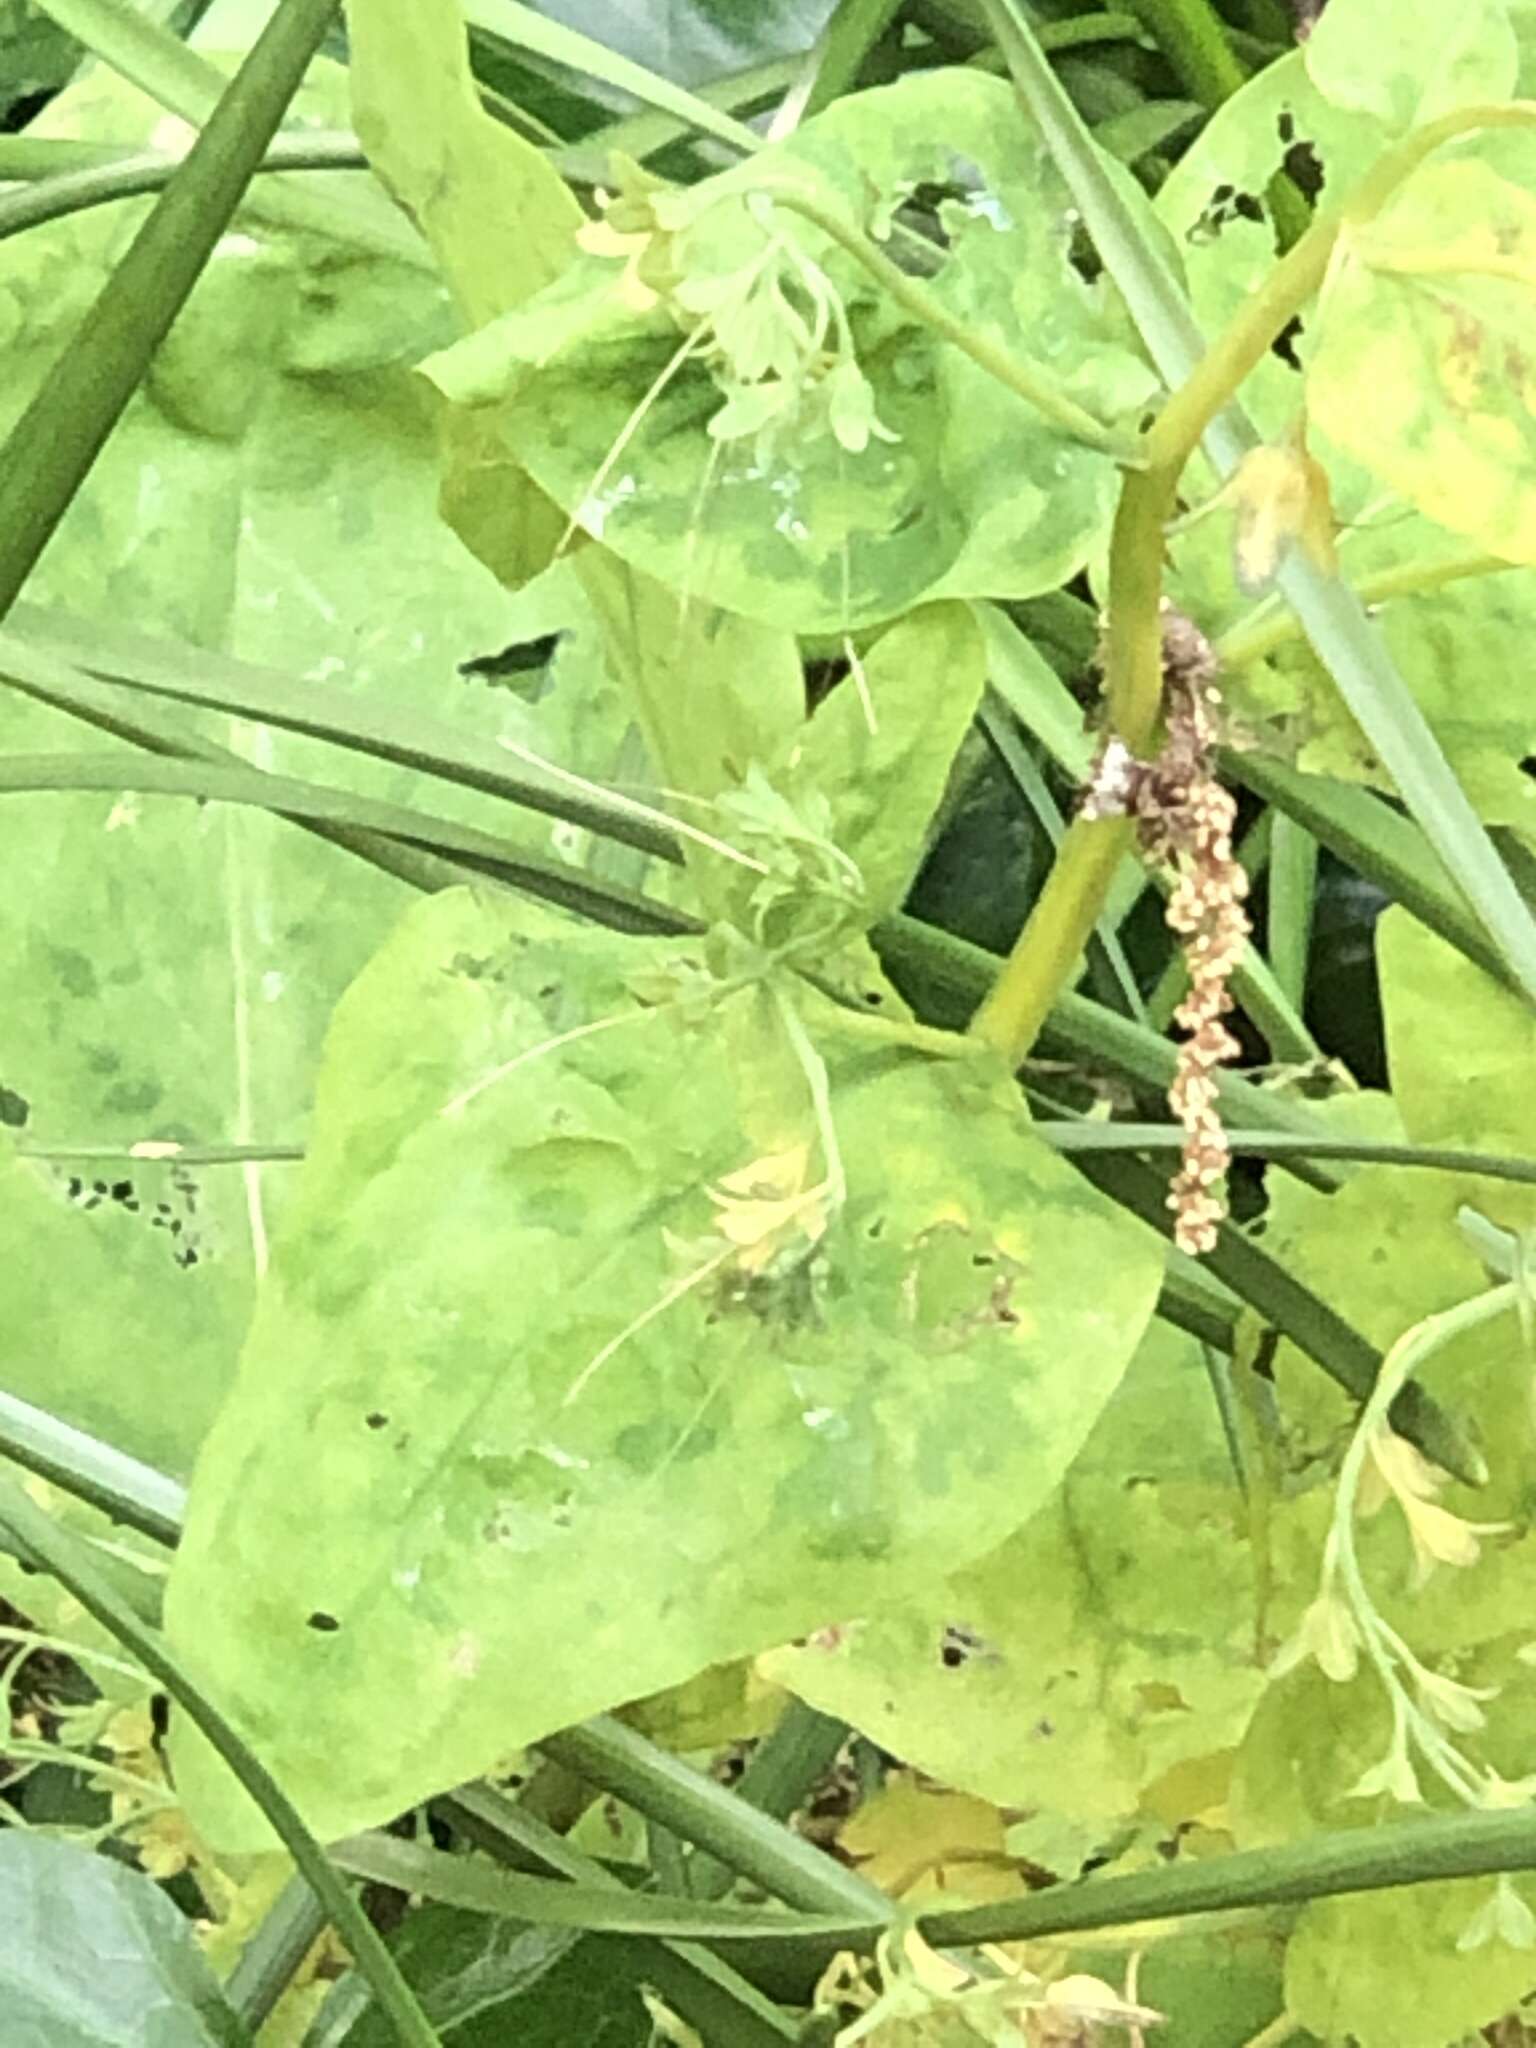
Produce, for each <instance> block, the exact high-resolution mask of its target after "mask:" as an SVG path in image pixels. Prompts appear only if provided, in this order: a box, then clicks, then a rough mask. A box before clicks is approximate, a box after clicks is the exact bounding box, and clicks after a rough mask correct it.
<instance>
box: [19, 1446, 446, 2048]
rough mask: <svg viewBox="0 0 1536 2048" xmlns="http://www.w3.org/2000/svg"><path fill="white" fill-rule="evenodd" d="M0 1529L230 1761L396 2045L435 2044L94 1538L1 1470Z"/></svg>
mask: <svg viewBox="0 0 1536 2048" xmlns="http://www.w3.org/2000/svg"><path fill="white" fill-rule="evenodd" d="M0 1531H4V1532H5V1533H6V1534H7V1535H8V1536H9V1537H10V1538H11V1540H12V1541H13V1542H14V1543H16V1544H18V1545H20V1546H21V1548H22V1550H23V1551H24V1552H26V1553H27V1554H29V1555H30V1556H31V1557H32V1558H34V1559H35V1560H36V1562H37V1563H38V1564H40V1565H41V1566H42V1568H43V1569H44V1571H46V1572H48V1573H50V1574H51V1576H52V1577H54V1578H55V1579H57V1580H58V1582H59V1584H60V1585H61V1586H63V1587H64V1588H65V1590H66V1591H67V1592H70V1593H72V1594H73V1595H74V1596H75V1598H76V1599H77V1600H78V1601H79V1602H80V1605H81V1606H82V1607H83V1608H84V1609H85V1610H86V1612H87V1613H88V1614H89V1615H90V1616H91V1617H92V1619H93V1620H95V1621H98V1622H100V1624H101V1626H102V1627H103V1628H104V1629H106V1630H107V1631H108V1632H109V1633H110V1634H111V1635H113V1636H114V1637H115V1638H116V1639H117V1641H118V1642H120V1643H121V1644H122V1645H123V1647H124V1648H125V1649H126V1650H128V1651H129V1652H130V1653H131V1655H133V1656H134V1657H136V1658H137V1659H138V1661H139V1663H140V1664H142V1665H143V1667H144V1669H145V1670H146V1671H147V1672H148V1673H149V1675H150V1676H151V1678H155V1679H158V1680H159V1682H160V1684H161V1685H163V1686H164V1687H165V1689H166V1691H167V1692H168V1693H169V1694H170V1695H171V1698H172V1699H173V1700H174V1701H175V1702H176V1705H177V1706H178V1707H179V1708H180V1710H181V1711H182V1713H184V1714H185V1715H186V1717H187V1719H188V1720H189V1721H190V1722H191V1723H192V1724H193V1726H194V1727H196V1728H197V1729H198V1731H199V1732H200V1733H201V1734H202V1735H204V1736H205V1737H206V1738H207V1740H208V1741H209V1743H211V1745H212V1746H213V1748H214V1749H216V1750H217V1751H218V1753H219V1755H220V1756H221V1757H222V1758H223V1759H224V1761H225V1763H226V1764H228V1766H229V1768H230V1769H231V1771H233V1772H234V1774H235V1776H236V1777H237V1778H238V1779H239V1781H240V1783H241V1784H242V1785H243V1786H244V1788H245V1790H246V1791H247V1792H248V1793H249V1794H250V1796H251V1797H252V1799H254V1800H255V1802H256V1804H257V1805H258V1806H259V1807H260V1808H261V1810H262V1812H263V1813H264V1814H265V1815H266V1817H267V1819H268V1821H269V1822H270V1823H271V1825H272V1828H273V1831H274V1833H275V1834H276V1835H277V1837H278V1839H279V1840H280V1841H281V1842H282V1844H283V1847H284V1848H285V1849H286V1850H287V1851H288V1853H289V1855H290V1856H292V1858H293V1860H294V1862H295V1863H296V1864H297V1865H298V1867H299V1870H300V1872H301V1873H302V1874H303V1876H304V1878H305V1879H306V1880H307V1882H308V1884H309V1887H310V1889H311V1890H312V1891H313V1892H314V1894H315V1896H316V1898H318V1899H319V1900H320V1902H321V1904H322V1905H323V1906H324V1907H325V1910H326V1913H327V1915H328V1916H329V1918H330V1921H331V1924H332V1926H334V1927H335V1929H336V1931H337V1933H338V1934H339V1935H340V1936H341V1938H342V1940H343V1941H344V1942H345V1943H346V1945H347V1947H348V1948H349V1949H350V1950H351V1952H352V1956H353V1959H354V1961H355V1962H356V1964H357V1967H358V1968H359V1969H360V1970H361V1971H362V1972H363V1974H364V1975H365V1976H366V1977H367V1979H368V1981H369V1983H370V1984H371V1985H372V1987H373V1994H374V1996H375V1998H376V1999H377V2000H378V2002H379V2004H380V2006H381V2008H382V2009H383V2011H384V2013H385V2014H386V2016H387V2017H388V2019H389V2022H390V2024H391V2026H392V2027H393V2028H394V2031H395V2036H396V2039H397V2040H398V2041H399V2042H400V2043H401V2048H441V2044H440V2043H439V2041H438V2037H437V2033H436V2031H435V2030H434V2029H433V2028H432V2027H431V2026H430V2025H429V2024H428V2022H427V2018H426V2015H425V2014H424V2013H423V2012H422V2010H421V2007H420V2006H419V2005H418V2004H417V2003H416V1999H415V1996H414V1994H413V1993H412V1991H411V1988H410V1986H409V1985H408V1984H407V1983H406V1981H405V1979H404V1977H403V1976H401V1974H400V1970H399V1966H398V1965H397V1964H396V1962H395V1959H394V1957H393V1956H392V1955H391V1954H390V1952H389V1950H388V1949H387V1948H386V1947H385V1946H384V1943H383V1941H382V1939H381V1938H380V1936H379V1933H378V1930H377V1929H376V1928H375V1927H374V1925H373V1922H372V1921H371V1920H370V1919H369V1918H368V1916H367V1914H366V1913H364V1911H363V1909H362V1907H361V1906H360V1905H359V1904H358V1902H357V1900H356V1899H355V1898H354V1897H353V1895H352V1892H351V1890H350V1889H349V1887H348V1886H347V1885H346V1884H345V1883H344V1882H343V1880H342V1878H341V1877H340V1876H339V1875H338V1873H337V1872H336V1870H335V1869H334V1868H333V1867H332V1865H331V1863H330V1861H329V1859H328V1858H327V1856H326V1854H325V1851H324V1850H323V1849H322V1848H321V1847H320V1845H319V1843H318V1842H317V1841H316V1840H315V1838H314V1836H313V1835H312V1834H311V1833H310V1832H309V1830H308V1828H306V1827H305V1825H304V1823H303V1821H302V1820H301V1819H300V1817H299V1815H298V1812H297V1810H296V1809H295V1808H294V1807H293V1806H292V1805H291V1804H290V1803H289V1801H288V1798H287V1796H286V1794H285V1793H284V1792H283V1790H282V1788H281V1787H280V1786H279V1785H278V1783H277V1781H276V1779H275V1778H273V1776H272V1775H271V1773H270V1772H269V1771H268V1770H267V1769H266V1767H265V1766H264V1765H263V1764H262V1763H261V1762H260V1761H259V1760H258V1759H257V1758H256V1757H254V1756H253V1755H252V1754H251V1752H250V1751H249V1750H248V1749H247V1748H246V1746H245V1744H244V1743H243V1742H242V1741H241V1740H240V1737H239V1736H238V1735H237V1734H236V1733H235V1731H234V1729H233V1728H231V1727H230V1725H229V1723H228V1722H227V1721H226V1720H225V1719H224V1716H223V1715H222V1714H221V1713H220V1712H219V1710H218V1708H217V1707H215V1706H214V1704H213V1702H212V1701H211V1700H210V1699H209V1698H208V1696H207V1694H206V1693H204V1692H203V1690H202V1688H201V1687H200V1686H199V1685H198V1683H197V1681H196V1680H195V1679H194V1678H193V1677H192V1675H191V1674H190V1673H189V1672H188V1671H187V1669H186V1668H185V1666H184V1665H183V1664H182V1663H181V1661H180V1659H179V1658H177V1657H173V1656H172V1655H171V1654H170V1652H169V1650H168V1649H167V1648H166V1647H165V1643H164V1641H163V1639H162V1638H161V1636H160V1635H159V1634H158V1633H157V1632H156V1631H155V1630H154V1629H151V1628H149V1627H147V1626H146V1625H145V1623H144V1622H143V1621H141V1620H140V1618H139V1616H138V1615H137V1614H136V1613H135V1612H134V1611H133V1609H132V1608H131V1607H130V1606H129V1605H128V1603H127V1602H126V1601H125V1600H123V1599H122V1597H121V1596H120V1595H119V1593H118V1592H117V1590H116V1589H115V1587H113V1586H112V1585H110V1584H109V1583H108V1581H107V1580H106V1579H105V1578H104V1577H103V1575H102V1574H101V1572H100V1571H99V1570H98V1569H97V1567H96V1564H95V1561H94V1558H93V1556H92V1553H91V1548H90V1546H89V1545H88V1544H87V1543H85V1542H84V1541H83V1540H82V1539H81V1538H80V1537H78V1536H75V1535H72V1534H71V1533H70V1532H69V1531H68V1530H66V1529H64V1528H62V1527H61V1526H60V1525H59V1524H58V1523H57V1522H56V1521H55V1520H54V1518H53V1517H52V1515H50V1514H47V1513H45V1512H44V1510H43V1509H42V1508H40V1507H38V1506H37V1504H36V1502H35V1501H32V1500H29V1499H28V1498H27V1495H26V1494H25V1493H24V1492H23V1491H22V1489H21V1487H20V1486H19V1485H18V1484H17V1482H16V1481H15V1480H14V1479H10V1478H7V1477H5V1476H4V1475H0Z"/></svg>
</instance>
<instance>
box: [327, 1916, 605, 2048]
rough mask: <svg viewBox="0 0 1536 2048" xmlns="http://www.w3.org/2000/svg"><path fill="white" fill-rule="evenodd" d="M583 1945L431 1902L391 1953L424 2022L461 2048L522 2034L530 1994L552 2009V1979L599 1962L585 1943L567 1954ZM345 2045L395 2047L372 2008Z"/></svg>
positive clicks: (571, 1935) (568, 1935) (558, 1932)
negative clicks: (450, 2035) (513, 2030)
mask: <svg viewBox="0 0 1536 2048" xmlns="http://www.w3.org/2000/svg"><path fill="white" fill-rule="evenodd" d="M580 1942H581V1936H580V1934H579V1933H577V1932H576V1931H575V1930H573V1929H571V1928H565V1927H524V1926H519V1925H518V1923H517V1922H516V1921H503V1920H491V1919H488V1918H487V1917H486V1915H485V1914H484V1913H471V1912H466V1911H464V1910H463V1909H462V1908H460V1907H456V1906H440V1905H437V1904H436V1903H434V1902H433V1901H431V1900H428V1901H426V1902H425V1903H423V1904H421V1905H418V1906H417V1907H416V1909H415V1910H414V1911H413V1912H411V1913H410V1914H408V1915H407V1917H406V1919H405V1921H404V1923H403V1925H402V1926H401V1928H400V1931H399V1933H398V1934H397V1935H396V1936H395V1939H394V1941H393V1943H392V1947H393V1949H394V1955H395V1961H396V1962H397V1963H398V1964H399V1965H400V1969H401V1972H402V1974H403V1975H404V1977H405V1980H406V1982H407V1983H408V1984H409V1985H410V1987H411V1989H412V1990H413V1991H414V1992H415V1993H416V1996H417V1998H418V1999H419V2000H420V2002H421V2006H422V2010H423V2011H424V2012H425V2013H426V2015H427V2018H428V2019H429V2020H430V2021H431V2022H432V2024H433V2025H434V2026H435V2027H436V2028H437V2029H438V2030H439V2032H447V2031H448V2030H449V2029H452V2030H454V2034H455V2042H456V2048H460V2044H463V2043H466V2042H472V2041H474V2040H476V2039H477V2038H486V2039H494V2038H495V2036H494V2035H493V2034H490V2033H489V2032H488V2029H491V2028H497V2029H500V2030H502V2031H503V2032H504V2031H505V2030H506V2029H507V2028H508V2027H517V2028H519V2029H520V2028H521V2023H522V2021H523V2018H524V2016H525V2015H526V2013H527V2011H528V2009H529V2006H530V2004H531V2003H533V2002H534V2001H533V2000H532V1999H531V1997H530V1994H531V1993H533V1992H535V1990H537V1992H538V2000H537V2002H538V2003H541V2004H542V2003H550V2002H553V2000H554V1999H555V1998H556V1997H557V1996H558V1992H557V1990H556V1986H555V1985H553V1984H551V1982H550V1978H551V1975H552V1974H554V1975H556V1976H557V1977H558V1976H559V1975H561V1974H564V1975H571V1974H573V1973H572V1972H571V1971H569V1970H567V1971H565V1972H564V1973H562V1972H561V1965H562V1963H569V1964H575V1965H576V1970H575V1972H574V1974H575V1975H577V1976H580V1977H586V1976H588V1975H589V1974H590V1972H591V1971H592V1969H593V1966H594V1965H595V1964H598V1963H599V1960H600V1958H599V1952H598V1945H597V1944H596V1943H595V1942H587V1943H585V1944H584V1946H583V1952H582V1954H581V1956H580V1957H579V1958H578V1957H576V1956H573V1955H572V1954H571V1951H572V1950H573V1949H574V1948H575V1947H576V1946H577V1944H578V1943H580ZM514 2005H515V2008H516V2009H515V2011H514V2010H512V2008H513V2007H514ZM342 2040H343V2041H344V2042H345V2044H346V2048H395V2034H394V2029H393V2027H392V2025H391V2023H390V2022H389V2020H388V2019H387V2018H386V2017H385V2015H384V2014H383V2013H382V2012H380V2011H379V2009H378V2007H377V2006H370V2007H369V2008H368V2009H367V2010H366V2011H364V2012H363V2014H362V2015H361V2016H360V2017H359V2019H358V2021H357V2024H356V2025H355V2026H352V2027H349V2028H348V2029H347V2032H346V2033H345V2034H344V2035H343V2036H342Z"/></svg>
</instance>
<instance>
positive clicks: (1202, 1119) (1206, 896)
mask: <svg viewBox="0 0 1536 2048" xmlns="http://www.w3.org/2000/svg"><path fill="white" fill-rule="evenodd" d="M1215 677H1216V658H1215V655H1214V653H1213V652H1212V649H1211V645H1210V642H1209V641H1208V640H1207V639H1206V638H1205V636H1204V635H1203V634H1202V633H1201V632H1200V631H1199V629H1198V628H1197V627H1196V626H1194V625H1192V624H1191V622H1190V621H1189V620H1188V619H1186V618H1185V617H1184V616H1183V614H1182V613H1180V612H1177V611H1175V610H1174V609H1173V607H1172V606H1171V605H1170V604H1169V603H1168V602H1167V600H1166V599H1165V600H1164V603H1163V703H1164V720H1165V737H1164V741H1163V746H1162V750H1161V752H1160V753H1159V754H1158V756H1157V759H1156V760H1155V761H1137V760H1136V759H1135V758H1134V757H1133V756H1132V755H1131V754H1129V753H1128V752H1127V750H1126V748H1125V747H1124V746H1123V744H1121V743H1120V742H1119V741H1116V740H1113V739H1112V740H1110V741H1109V742H1108V743H1107V745H1106V746H1105V748H1104V749H1103V751H1102V752H1101V754H1100V757H1099V762H1098V765H1097V768H1096V771H1095V773H1094V776H1093V778H1092V780H1091V781H1090V783H1089V789H1088V796H1087V800H1086V802H1085V804H1084V806H1083V809H1084V813H1085V815H1087V816H1089V817H1108V816H1113V815H1120V816H1129V817H1133V818H1134V819H1135V820H1136V826H1137V836H1138V839H1139V841H1140V845H1141V850H1142V853H1143V856H1144V857H1145V858H1146V859H1147V860H1148V861H1152V862H1157V863H1160V864H1163V865H1166V866H1168V867H1170V868H1171V869H1172V870H1173V875H1174V886H1173V891H1172V894H1171V895H1170V896H1169V899H1168V908H1167V912H1166V915H1167V920H1168V925H1169V928H1170V930H1172V931H1174V932H1175V933H1177V935H1178V938H1179V941H1180V944H1181V945H1182V947H1183V951H1184V959H1185V964H1186V966H1187V967H1188V970H1189V993H1188V995H1186V996H1185V998H1184V1000H1183V1002H1182V1003H1180V1005H1179V1007H1178V1009H1177V1010H1176V1011H1175V1012H1174V1021H1175V1022H1176V1023H1177V1024H1178V1025H1179V1027H1180V1028H1181V1030H1183V1031H1184V1032H1185V1033H1186V1034H1187V1035H1186V1037H1185V1038H1184V1041H1183V1043H1182V1044H1181V1045H1180V1047H1179V1059H1178V1067H1177V1069H1176V1071H1175V1073H1174V1078H1173V1085H1172V1087H1171V1088H1170V1089H1169V1091H1168V1102H1169V1106H1170V1108H1171V1109H1172V1110H1173V1113H1174V1115H1175V1116H1176V1117H1177V1118H1178V1120H1179V1122H1180V1123H1181V1124H1182V1125H1183V1127H1184V1157H1183V1162H1182V1164H1181V1166H1180V1169H1179V1172H1178V1174H1177V1176H1176V1178H1175V1179H1174V1182H1173V1185H1172V1187H1171V1189H1170V1190H1169V1195H1168V1206H1169V1207H1170V1208H1171V1209H1172V1210H1173V1212H1174V1216H1175V1219H1176V1226H1175V1241H1176V1243H1177V1244H1178V1246H1179V1249H1180V1250H1181V1251H1185V1252H1191V1253H1195V1254H1199V1253H1201V1252H1208V1251H1211V1250H1212V1249H1214V1247H1215V1243H1216V1230H1217V1225H1218V1224H1219V1223H1220V1222H1221V1220H1222V1218H1223V1216H1224V1215H1225V1214H1226V1202H1225V1198H1224V1195H1223V1192H1222V1184H1223V1182H1224V1181H1225V1179H1226V1174H1227V1168H1228V1165H1229V1164H1230V1162H1231V1151H1230V1148H1229V1146H1228V1143H1227V1134H1226V1132H1225V1130H1224V1129H1223V1127H1222V1122H1221V1114H1220V1110H1219V1108H1218V1101H1217V1082H1216V1070H1217V1068H1218V1067H1220V1066H1221V1065H1222V1063H1223V1062H1224V1061H1226V1060H1230V1059H1232V1058H1233V1057H1234V1056H1235V1055H1236V1053H1237V1052H1238V1050H1239V1047H1238V1042H1237V1040H1236V1039H1235V1038H1234V1037H1233V1035H1232V1033H1231V1032H1230V1031H1229V1030H1228V1029H1227V1026H1226V1024H1225V1022H1224V1021H1223V1020H1224V1018H1225V1017H1226V1014H1227V1012H1228V1011H1229V1010H1230V1009H1231V1007H1232V995H1231V990H1230V987H1229V984H1230V981H1231V976H1232V970H1233V969H1234V968H1235V967H1236V966H1237V964H1238V962H1239V960H1240V959H1241V958H1242V954H1243V948H1244V946H1245V945H1246V944H1247V942H1248V933H1249V929H1250V926H1249V919H1248V913H1247V910H1246V909H1245V907H1244V898H1245V897H1246V896H1247V893H1248V877H1247V876H1246V874H1244V872H1243V869H1242V867H1241V866H1240V864H1239V863H1238V860H1237V857H1236V855H1235V854H1234V852H1233V850H1232V831H1233V826H1234V824H1235V822H1236V816H1237V805H1236V801H1235V799H1234V798H1233V796H1232V794H1231V792H1230V791H1229V790H1227V789H1224V788H1223V787H1222V785H1221V784H1220V783H1219V782H1218V781H1217V780H1216V777H1215V774H1214V772H1213V768H1212V757H1213V755H1214V752H1215V746H1216V737H1217V731H1216V721H1217V715H1218V707H1219V706H1220V703H1221V693H1220V692H1219V691H1218V689H1217V688H1216V682H1215Z"/></svg>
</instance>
